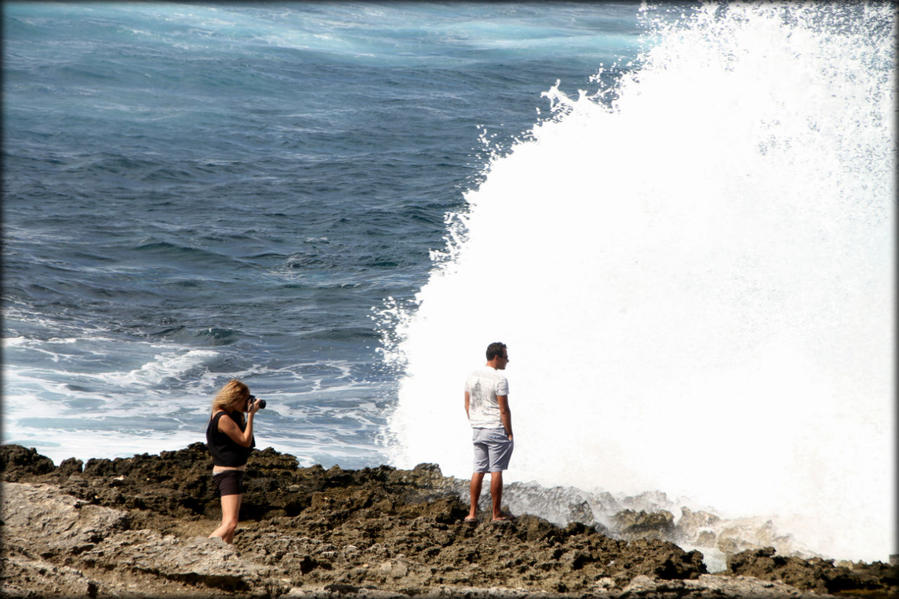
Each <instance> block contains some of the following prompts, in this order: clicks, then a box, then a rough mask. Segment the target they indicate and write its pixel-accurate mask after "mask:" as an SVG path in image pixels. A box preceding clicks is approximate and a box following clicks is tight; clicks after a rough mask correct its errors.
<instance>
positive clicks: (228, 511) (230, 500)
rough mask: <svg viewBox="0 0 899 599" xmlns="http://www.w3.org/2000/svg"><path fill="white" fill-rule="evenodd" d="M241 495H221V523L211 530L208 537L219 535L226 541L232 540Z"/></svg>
mask: <svg viewBox="0 0 899 599" xmlns="http://www.w3.org/2000/svg"><path fill="white" fill-rule="evenodd" d="M241 497H242V496H241V495H236V494H235V495H222V523H221V524H220V525H219V527H218V528H216V529H215V530H213V531H212V534H210V535H209V538H212V537H221V538H222V540H223V541H225V542H226V543H231V542H233V540H234V531H235V530H236V529H237V516H238V514H240V498H241Z"/></svg>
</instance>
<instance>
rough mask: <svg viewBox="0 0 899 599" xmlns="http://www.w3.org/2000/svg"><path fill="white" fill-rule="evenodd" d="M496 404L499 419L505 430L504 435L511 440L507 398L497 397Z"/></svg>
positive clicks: (503, 396) (510, 422) (506, 396)
mask: <svg viewBox="0 0 899 599" xmlns="http://www.w3.org/2000/svg"><path fill="white" fill-rule="evenodd" d="M496 403H497V404H499V419H500V421H501V422H502V423H503V428H504V429H506V435H507V436H508V437H509V440H510V441H511V440H512V410H510V409H509V396H508V395H497V396H496Z"/></svg>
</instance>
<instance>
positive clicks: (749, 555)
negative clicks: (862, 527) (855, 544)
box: [727, 547, 899, 596]
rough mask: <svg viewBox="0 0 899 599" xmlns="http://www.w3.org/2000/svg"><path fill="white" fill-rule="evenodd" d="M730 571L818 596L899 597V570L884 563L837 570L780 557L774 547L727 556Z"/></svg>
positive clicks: (828, 563)
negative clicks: (857, 593)
mask: <svg viewBox="0 0 899 599" xmlns="http://www.w3.org/2000/svg"><path fill="white" fill-rule="evenodd" d="M727 569H728V572H729V573H731V574H738V575H744V576H753V577H755V578H760V579H762V580H779V581H782V582H785V583H787V584H790V585H792V586H794V587H796V588H799V589H809V590H813V591H815V592H818V593H825V592H827V593H836V592H841V591H867V592H868V593H869V594H868V596H874V595H873V594H871V593H874V592H882V593H889V594H892V596H896V595H897V594H899V568H897V567H895V566H888V565H886V564H883V563H882V562H874V563H873V564H857V565H855V566H853V567H847V566H837V565H834V562H833V560H826V559H821V558H812V559H800V558H797V557H788V556H782V555H777V554H776V552H775V550H774V548H773V547H766V548H764V549H755V550H750V551H743V552H741V553H738V554H736V555H731V556H728V559H727ZM885 596H886V595H885Z"/></svg>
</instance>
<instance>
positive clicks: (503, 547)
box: [0, 443, 895, 599]
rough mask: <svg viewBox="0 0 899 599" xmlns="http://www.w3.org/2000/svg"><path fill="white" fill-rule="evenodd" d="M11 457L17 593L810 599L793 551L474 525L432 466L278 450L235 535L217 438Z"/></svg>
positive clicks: (10, 578)
mask: <svg viewBox="0 0 899 599" xmlns="http://www.w3.org/2000/svg"><path fill="white" fill-rule="evenodd" d="M2 455H3V456H6V459H5V462H4V463H6V464H9V463H15V464H17V466H16V468H14V469H9V468H7V469H6V470H4V472H3V476H4V479H5V480H7V481H10V480H12V478H17V479H18V478H20V479H21V481H20V482H6V483H4V493H3V515H2V516H3V521H4V526H3V540H4V554H3V560H4V562H3V565H4V570H3V574H2V577H0V580H2V584H3V587H2V589H0V590H2V592H3V594H4V595H13V596H29V594H30V595H31V596H38V595H41V596H44V595H50V596H53V595H56V596H60V595H67V596H68V595H78V596H90V593H94V594H96V595H97V596H158V595H170V596H172V595H175V596H185V595H189V596H193V597H212V596H241V597H243V596H250V595H253V594H258V595H264V596H270V597H278V596H308V597H328V598H334V599H336V598H338V597H344V596H346V595H352V596H354V597H357V598H358V599H362V598H364V597H370V598H372V599H387V598H388V597H398V596H403V597H408V596H417V597H426V596H427V597H430V596H433V597H447V598H448V597H466V598H467V599H474V598H476V597H484V598H487V597H490V598H492V599H496V598H498V597H508V598H509V599H512V598H513V597H514V598H516V599H523V598H524V597H525V595H527V596H528V597H546V598H547V599H549V598H554V597H560V596H564V597H566V598H568V599H573V598H574V597H580V596H584V595H594V596H596V597H620V598H622V599H623V598H624V597H646V598H647V599H657V598H661V597H669V596H682V597H719V598H720V597H725V598H727V597H738V596H744V595H745V594H746V593H745V592H743V591H745V590H746V589H749V590H760V592H759V593H758V594H759V596H765V594H764V593H767V592H768V591H766V590H765V589H769V590H770V589H775V590H778V589H779V590H780V591H783V593H785V594H784V595H782V596H798V595H797V593H798V591H796V590H795V589H792V590H791V589H790V588H788V587H786V586H784V585H783V584H781V583H777V582H774V581H776V580H777V581H787V582H789V581H790V580H794V579H793V578H791V576H792V574H789V572H792V570H790V571H789V572H788V571H787V570H784V569H783V568H779V566H778V563H777V562H776V561H775V562H773V566H772V567H771V568H768V569H760V570H759V571H760V572H763V573H764V576H767V577H768V578H770V580H771V582H761V581H759V580H757V579H749V578H746V577H742V576H739V575H740V574H743V571H742V570H743V569H745V568H750V567H751V566H750V564H755V565H756V566H759V565H760V562H758V560H755V561H753V560H747V559H743V561H740V559H736V560H735V561H733V562H732V568H731V570H729V572H728V574H727V575H724V576H712V577H708V575H707V574H706V570H705V566H704V565H703V562H702V554H700V553H699V552H698V551H691V552H685V551H683V550H682V549H680V548H679V547H677V546H676V545H674V544H673V543H670V542H667V541H665V540H660V539H652V538H641V539H636V540H632V541H628V540H626V539H623V538H611V537H609V536H607V535H605V534H603V533H602V532H600V531H598V530H597V529H596V527H595V525H589V524H588V523H583V522H570V523H569V524H567V525H566V526H557V525H555V524H553V523H552V522H549V521H547V520H545V519H542V518H538V517H536V516H531V515H527V514H522V515H520V516H519V517H518V518H516V519H515V520H513V521H511V522H507V523H502V524H494V523H491V522H490V521H489V518H488V517H487V515H486V514H485V515H484V519H483V520H482V521H481V522H479V523H477V524H466V523H463V522H462V520H463V518H464V516H465V514H466V513H467V511H468V510H467V505H465V503H464V502H463V501H462V500H460V495H459V485H460V482H461V481H459V480H458V479H451V478H447V477H443V476H442V474H441V473H440V469H439V468H438V467H436V466H434V465H429V464H422V465H419V466H417V467H416V468H414V469H412V470H398V469H395V468H392V467H388V466H380V467H377V468H365V469H362V470H355V471H353V470H343V469H341V468H337V467H334V468H330V469H328V470H325V469H324V468H322V467H321V466H313V467H311V468H299V467H297V461H296V459H295V458H293V457H292V456H288V455H284V454H280V453H278V452H276V451H274V450H271V449H266V450H262V451H257V452H254V453H253V455H252V456H251V458H250V462H249V464H248V471H247V478H246V487H247V491H246V493H245V494H244V498H243V504H242V509H241V525H240V527H239V528H238V531H237V535H236V537H235V543H234V545H233V546H231V545H225V544H223V543H222V542H221V541H219V540H208V539H206V538H205V537H206V535H207V534H208V533H209V531H211V530H212V529H213V528H215V527H216V525H217V524H218V519H219V517H220V501H219V498H218V497H217V496H216V494H215V492H214V489H213V488H212V484H211V476H210V474H211V460H210V459H209V456H208V452H207V451H206V449H205V447H204V446H203V444H200V443H195V444H193V445H190V446H188V447H187V448H185V449H181V450H178V451H175V452H162V453H161V454H160V455H158V456H154V455H147V454H143V455H137V456H134V457H132V458H127V459H122V458H119V459H115V460H89V461H88V462H87V464H85V465H84V467H83V469H82V467H81V466H80V464H77V463H76V462H75V461H70V462H68V463H66V462H64V463H63V464H65V467H63V464H61V465H60V467H59V468H53V469H51V470H50V471H47V469H46V467H45V466H41V464H45V462H44V461H43V460H42V459H41V458H42V457H43V456H36V455H33V454H32V453H31V452H29V451H28V450H25V449H24V448H18V449H17V448H13V447H10V446H5V447H4V448H3V451H2ZM9 456H19V458H21V459H19V458H16V459H15V460H10V459H8V457H9ZM22 481H27V482H22ZM535 492H536V491H534V487H533V486H532V487H528V493H535ZM558 497H559V498H560V499H561V498H563V497H564V498H566V503H563V504H561V505H560V509H562V510H567V511H569V513H570V511H571V509H572V505H574V506H575V508H576V510H577V509H580V507H583V505H582V504H578V503H577V499H576V498H574V499H572V498H573V497H574V496H573V495H571V494H570V493H567V492H566V493H561V494H559V495H558ZM644 499H647V498H644ZM649 499H652V500H657V499H660V498H658V497H652V498H649ZM647 500H648V499H647ZM573 502H574V503H573ZM584 502H586V504H587V507H589V508H590V509H593V508H594V507H595V506H596V505H597V504H596V502H595V501H593V500H592V499H591V500H590V501H587V500H586V499H584ZM578 506H580V507H578ZM583 512H584V514H585V515H586V508H584V510H583ZM619 512H621V510H619ZM625 512H627V510H625ZM691 518H692V519H691ZM702 518H703V517H702V516H699V515H689V514H688V520H687V522H695V523H697V526H698V525H699V524H701V523H702V521H703V520H702ZM682 520H683V517H682ZM621 524H622V525H623V527H624V528H627V527H633V530H634V531H635V532H640V527H641V526H642V527H644V528H645V530H647V531H650V532H652V531H668V533H673V532H674V530H673V528H672V527H673V522H672V517H671V513H670V512H659V511H656V512H651V513H648V512H645V511H644V512H643V513H642V514H641V513H640V512H637V511H634V510H630V513H629V514H627V519H625V518H624V516H622V519H621ZM198 535H199V536H198ZM758 557H760V558H763V557H766V556H764V555H761V556H758ZM767 557H769V558H771V557H773V554H772V555H768V556H767ZM757 562H758V563H757ZM799 562H803V560H799ZM805 565H806V567H812V566H814V567H815V568H818V569H817V570H816V569H814V568H813V569H812V570H811V576H813V577H814V576H818V580H819V581H824V586H825V588H832V586H833V583H834V581H837V583H838V584H839V581H845V580H852V581H855V582H853V584H856V583H857V582H858V581H864V580H874V581H877V584H880V587H878V588H881V589H883V588H886V589H889V588H890V585H891V584H893V583H891V582H889V581H891V580H892V581H894V582H895V577H894V570H889V569H887V567H886V566H883V568H881V566H882V565H877V564H871V565H866V564H860V565H857V566H853V567H849V566H839V567H842V568H844V569H845V570H846V571H848V572H850V573H852V574H853V576H855V578H853V577H852V576H848V577H847V576H845V575H844V574H845V573H844V572H843V571H841V570H839V569H838V568H839V567H835V566H833V564H829V565H828V564H825V563H821V564H817V565H816V562H807V563H806V564H805ZM797 567H798V566H797ZM640 576H644V577H647V578H638V577H640ZM891 576H892V577H893V578H890V577H891ZM865 577H868V578H865ZM795 580H796V581H797V584H800V583H801V582H802V581H803V580H804V579H799V578H796V579H795ZM809 580H811V579H809ZM828 581H829V582H828ZM828 584H831V586H827V585H828ZM865 584H867V583H865ZM741 585H742V586H741ZM747 585H748V586H747ZM758 585H762V586H758ZM765 585H769V586H765ZM778 585H780V586H778ZM805 588H806V589H807V590H810V589H813V588H818V587H817V586H814V587H813V586H807V587H805ZM853 588H854V587H853ZM858 588H866V589H867V588H871V589H874V590H875V591H876V590H877V589H875V588H874V587H872V586H866V587H858ZM58 589H66V591H65V592H60V591H58ZM761 591H764V593H763V592H761ZM775 594H776V593H775ZM772 596H773V595H772Z"/></svg>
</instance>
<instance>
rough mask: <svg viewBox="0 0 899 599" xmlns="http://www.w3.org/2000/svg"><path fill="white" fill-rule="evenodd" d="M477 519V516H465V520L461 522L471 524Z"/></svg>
mask: <svg viewBox="0 0 899 599" xmlns="http://www.w3.org/2000/svg"><path fill="white" fill-rule="evenodd" d="M477 521H478V517H477V516H465V520H463V522H468V523H469V524H471V523H473V522H477Z"/></svg>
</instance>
